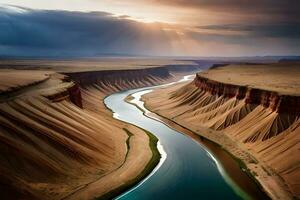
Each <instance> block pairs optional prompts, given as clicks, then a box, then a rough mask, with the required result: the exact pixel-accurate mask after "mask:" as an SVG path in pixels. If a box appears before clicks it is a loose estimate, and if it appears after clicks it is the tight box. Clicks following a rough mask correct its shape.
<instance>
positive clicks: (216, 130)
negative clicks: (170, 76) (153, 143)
mask: <svg viewBox="0 0 300 200" xmlns="http://www.w3.org/2000/svg"><path fill="white" fill-rule="evenodd" d="M266 73H268V74H266ZM299 77H300V68H299V65H298V64H297V65H293V66H286V65H283V64H272V65H263V66H262V65H241V66H220V67H217V68H213V69H210V70H208V71H204V72H201V73H198V74H197V75H196V77H195V79H194V80H193V81H192V82H191V83H189V84H186V85H184V86H182V85H181V86H180V85H179V86H173V87H171V88H169V89H160V90H157V91H155V92H153V93H151V94H148V95H146V96H145V97H144V98H145V101H146V105H147V106H148V107H149V108H150V109H151V110H153V111H155V112H157V113H158V114H160V115H162V116H165V117H167V118H169V119H172V120H173V121H175V122H177V123H179V124H181V125H183V126H185V127H188V128H190V129H191V130H193V131H194V132H196V133H198V134H200V135H204V136H205V137H208V138H210V139H211V140H213V141H215V142H217V143H220V144H221V145H222V146H224V148H227V149H228V150H229V151H230V152H232V153H233V154H234V155H235V156H237V157H239V158H241V159H245V157H243V156H242V155H243V153H237V152H239V151H237V149H242V150H241V152H246V153H250V154H251V156H250V157H254V158H255V160H258V161H260V163H264V164H263V165H265V166H264V167H263V169H266V170H267V171H268V172H267V174H269V175H266V176H265V175H260V176H259V177H257V178H258V179H260V181H261V180H264V181H263V182H264V183H265V184H266V185H268V184H269V183H270V182H272V181H270V179H268V177H270V178H272V177H273V176H272V174H273V172H274V173H275V174H276V176H277V175H278V176H279V177H280V178H279V179H276V180H279V181H277V182H278V184H279V185H281V186H282V188H285V189H284V190H285V191H287V192H288V193H291V194H292V195H291V196H295V197H299V196H300V193H299V191H300V188H299V185H300V157H299V153H300V150H299V149H300V148H299V147H300V146H299V144H300V112H299V111H300V110H299V109H300V94H299V93H300V90H299V87H298V85H299V83H298V80H299ZM247 83H248V84H247ZM158 95H159V97H157V96H158ZM155 97H157V98H155ZM226 138H228V139H226ZM231 141H232V142H231ZM250 157H248V158H249V159H248V158H247V159H245V162H246V163H248V164H247V165H248V166H250V167H251V166H252V169H251V170H254V171H255V173H259V171H258V170H257V169H258V168H255V166H256V165H255V162H256V161H250V160H251V158H250ZM281 186H280V187H281ZM266 188H268V189H267V190H270V191H272V192H274V193H276V190H277V189H276V190H275V189H272V188H277V187H275V186H274V184H269V185H268V186H267V187H266ZM278 191H279V189H278ZM278 191H277V192H278ZM278 193H280V192H278ZM276 195H277V194H275V196H273V197H276V198H279V196H276Z"/></svg>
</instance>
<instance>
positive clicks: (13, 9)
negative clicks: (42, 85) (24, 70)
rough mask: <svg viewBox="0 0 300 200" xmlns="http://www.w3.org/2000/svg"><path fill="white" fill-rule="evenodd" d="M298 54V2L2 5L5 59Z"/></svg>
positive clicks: (82, 0)
mask: <svg viewBox="0 0 300 200" xmlns="http://www.w3.org/2000/svg"><path fill="white" fill-rule="evenodd" d="M101 55H141V56H144V55H149V56H266V55H300V1H299V0H51V1H42V0H0V56H51V57H53V56H60V57H64V56H79V57H85V56H88V57H89V56H93V57H94V56H101Z"/></svg>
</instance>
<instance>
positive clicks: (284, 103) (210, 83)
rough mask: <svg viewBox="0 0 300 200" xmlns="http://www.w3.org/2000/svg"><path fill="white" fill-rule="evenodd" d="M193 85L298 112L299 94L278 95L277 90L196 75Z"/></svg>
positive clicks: (211, 92) (267, 105) (249, 101)
mask: <svg viewBox="0 0 300 200" xmlns="http://www.w3.org/2000/svg"><path fill="white" fill-rule="evenodd" d="M194 83H195V85H196V86H197V87H198V88H200V89H201V90H203V91H206V92H209V93H210V94H212V95H218V96H223V97H228V98H233V97H235V98H236V99H239V100H241V99H245V103H246V104H257V105H262V106H263V107H265V108H270V109H271V110H272V111H275V112H277V113H288V114H295V115H299V114H300V96H290V95H280V94H278V93H277V92H273V91H267V90H262V89H255V88H248V87H246V86H239V85H232V84H227V83H221V82H217V81H214V80H209V79H207V78H204V77H201V76H200V75H199V74H197V75H196V78H195V80H194Z"/></svg>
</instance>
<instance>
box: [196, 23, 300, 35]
mask: <svg viewBox="0 0 300 200" xmlns="http://www.w3.org/2000/svg"><path fill="white" fill-rule="evenodd" d="M197 28H198V29H199V31H200V32H201V31H207V30H210V31H216V32H219V33H224V32H235V33H236V32H240V33H241V35H244V36H246V37H268V38H287V39H300V24H298V23H295V24H222V25H209V26H198V27H197Z"/></svg>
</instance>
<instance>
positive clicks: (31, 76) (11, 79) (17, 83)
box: [0, 69, 50, 93]
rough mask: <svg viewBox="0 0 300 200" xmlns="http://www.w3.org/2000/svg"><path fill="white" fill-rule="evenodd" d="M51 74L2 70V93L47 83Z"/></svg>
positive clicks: (0, 71) (0, 73)
mask: <svg viewBox="0 0 300 200" xmlns="http://www.w3.org/2000/svg"><path fill="white" fill-rule="evenodd" d="M49 73H50V72H47V71H34V70H9V69H1V70H0V80H1V81H0V93H2V92H5V91H11V90H14V89H17V88H21V87H23V86H28V85H32V84H35V83H39V82H42V81H45V80H46V79H48V78H49Z"/></svg>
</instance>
